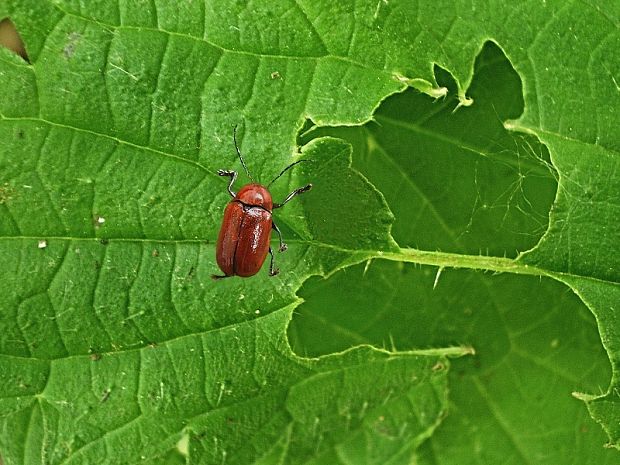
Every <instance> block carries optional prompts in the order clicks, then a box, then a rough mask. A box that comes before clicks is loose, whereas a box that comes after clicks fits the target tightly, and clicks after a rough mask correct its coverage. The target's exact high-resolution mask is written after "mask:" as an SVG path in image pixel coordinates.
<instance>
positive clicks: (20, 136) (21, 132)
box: [15, 129, 25, 139]
mask: <svg viewBox="0 0 620 465" xmlns="http://www.w3.org/2000/svg"><path fill="white" fill-rule="evenodd" d="M24 135H25V134H24V130H23V129H18V130H17V131H15V137H16V138H17V139H23V138H24Z"/></svg>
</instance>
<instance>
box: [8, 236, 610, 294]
mask: <svg viewBox="0 0 620 465" xmlns="http://www.w3.org/2000/svg"><path fill="white" fill-rule="evenodd" d="M42 239H45V240H47V241H54V240H62V241H83V242H88V241H92V242H97V243H99V242H100V241H101V240H103V239H105V240H106V241H107V243H108V244H106V245H102V247H107V246H108V245H109V244H110V243H112V242H127V243H148V244H198V245H204V246H209V247H215V239H148V238H122V237H119V238H106V237H71V236H45V235H41V236H2V237H0V241H13V240H15V241H29V240H32V241H33V242H35V241H39V240H42ZM273 242H274V243H275V242H277V240H276V239H274V241H273ZM286 242H287V243H288V244H298V245H305V246H308V247H320V248H324V249H330V250H333V251H335V252H340V253H343V254H347V255H349V256H351V257H355V260H354V261H352V262H350V263H349V262H347V263H348V264H351V265H353V264H355V263H361V262H364V261H367V260H374V259H384V260H391V261H396V262H407V263H414V264H416V265H426V266H436V267H439V268H455V269H470V270H480V271H491V272H495V273H512V274H520V275H530V276H545V277H549V278H553V279H556V280H558V281H560V282H565V281H564V279H567V278H572V279H585V280H588V281H590V282H593V283H601V284H612V285H620V282H619V281H611V280H607V279H603V278H597V277H594V276H586V275H582V274H576V273H571V272H565V271H555V270H547V269H545V268H541V267H538V266H533V265H528V264H526V263H522V262H521V261H519V259H518V258H517V259H510V258H503V257H494V256H488V255H467V254H458V253H452V252H440V251H430V250H419V249H413V248H400V250H398V251H395V252H390V251H383V250H369V249H355V250H353V249H347V248H345V247H340V246H338V245H335V244H328V243H325V242H318V241H314V240H303V239H288V240H287V241H286ZM33 246H34V245H33Z"/></svg>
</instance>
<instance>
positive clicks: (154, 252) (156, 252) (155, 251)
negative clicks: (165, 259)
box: [151, 249, 159, 257]
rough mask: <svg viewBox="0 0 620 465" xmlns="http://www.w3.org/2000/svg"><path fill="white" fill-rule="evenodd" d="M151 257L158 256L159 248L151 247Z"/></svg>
mask: <svg viewBox="0 0 620 465" xmlns="http://www.w3.org/2000/svg"><path fill="white" fill-rule="evenodd" d="M151 257H159V250H157V249H153V251H152V252H151Z"/></svg>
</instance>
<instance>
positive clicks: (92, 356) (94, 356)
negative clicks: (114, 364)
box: [90, 353, 101, 362]
mask: <svg viewBox="0 0 620 465" xmlns="http://www.w3.org/2000/svg"><path fill="white" fill-rule="evenodd" d="M90 359H91V361H93V362H97V361H99V360H101V354H96V353H92V354H90Z"/></svg>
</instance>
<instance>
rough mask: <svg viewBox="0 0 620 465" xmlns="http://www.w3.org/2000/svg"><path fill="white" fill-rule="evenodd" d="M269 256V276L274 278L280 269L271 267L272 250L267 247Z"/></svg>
mask: <svg viewBox="0 0 620 465" xmlns="http://www.w3.org/2000/svg"><path fill="white" fill-rule="evenodd" d="M269 255H271V261H270V262H269V276H275V275H277V274H278V273H279V272H280V269H279V268H274V267H273V250H271V247H269Z"/></svg>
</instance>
